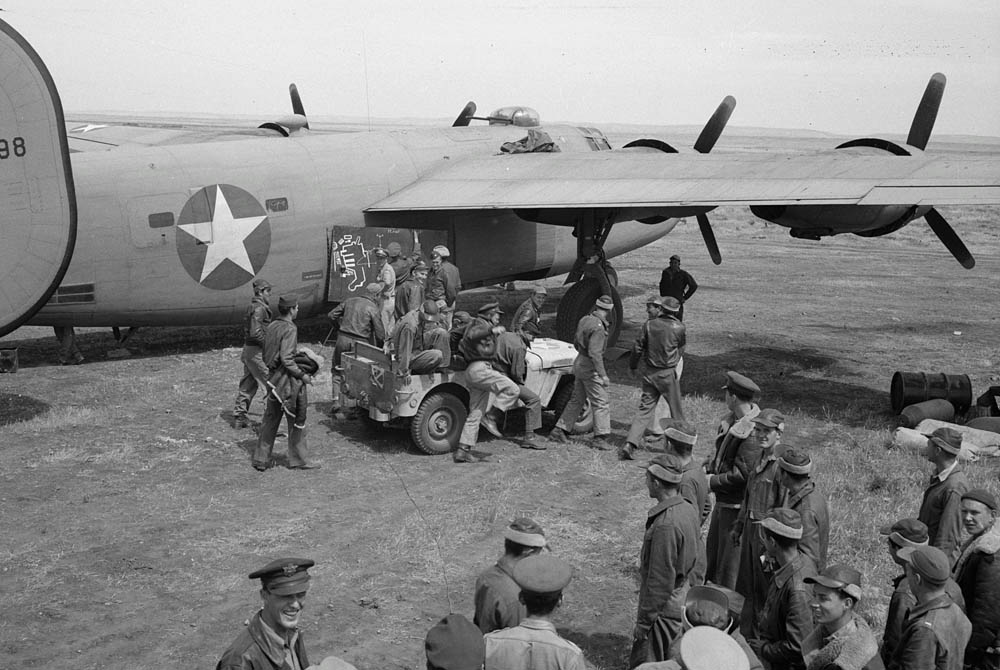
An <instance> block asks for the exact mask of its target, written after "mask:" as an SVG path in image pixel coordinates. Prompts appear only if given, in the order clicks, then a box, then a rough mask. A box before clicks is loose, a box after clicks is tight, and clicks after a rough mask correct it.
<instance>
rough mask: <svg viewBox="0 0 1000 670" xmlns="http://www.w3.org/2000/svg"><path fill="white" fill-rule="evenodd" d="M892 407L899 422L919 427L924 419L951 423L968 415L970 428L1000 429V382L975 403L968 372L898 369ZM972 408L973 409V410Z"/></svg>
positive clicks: (909, 426)
mask: <svg viewBox="0 0 1000 670" xmlns="http://www.w3.org/2000/svg"><path fill="white" fill-rule="evenodd" d="M889 398H890V400H891V402H892V411H893V412H895V413H896V414H899V424H900V426H902V427H904V428H916V427H917V425H918V424H920V423H921V422H922V421H925V420H928V419H930V420H931V422H932V423H931V424H925V425H934V424H933V422H945V423H952V422H954V421H955V419H956V417H961V416H963V415H967V416H968V417H969V420H968V421H967V422H966V423H965V426H966V427H968V428H972V429H976V430H985V431H990V432H995V433H1000V386H991V387H990V388H989V390H987V391H986V392H985V393H983V394H982V395H981V396H979V398H978V399H977V400H976V405H975V407H973V405H972V383H971V382H970V381H969V376H968V375H949V374H945V373H943V372H935V373H927V372H896V373H895V374H894V375H893V376H892V384H891V386H890V389H889ZM970 409H971V410H972V411H970Z"/></svg>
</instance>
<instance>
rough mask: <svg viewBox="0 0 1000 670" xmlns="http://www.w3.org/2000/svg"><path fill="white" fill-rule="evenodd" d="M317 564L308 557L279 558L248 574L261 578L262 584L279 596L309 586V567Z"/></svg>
mask: <svg viewBox="0 0 1000 670" xmlns="http://www.w3.org/2000/svg"><path fill="white" fill-rule="evenodd" d="M314 565H316V563H315V561H312V560H310V559H308V558H279V559H277V560H274V561H271V562H270V563H268V564H267V565H265V566H264V567H263V568H260V569H259V570H254V571H253V572H251V573H250V574H249V575H248V576H249V577H250V579H259V580H260V585H261V586H262V587H263V588H265V589H267V590H268V591H270V592H271V593H274V594H277V595H279V596H287V595H289V594H292V593H302V592H303V591H305V590H306V589H308V588H309V579H310V577H309V568H311V567H312V566H314Z"/></svg>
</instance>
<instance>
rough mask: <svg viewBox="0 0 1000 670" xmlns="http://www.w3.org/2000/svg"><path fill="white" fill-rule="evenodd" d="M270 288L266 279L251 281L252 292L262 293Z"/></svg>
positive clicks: (269, 283)
mask: <svg viewBox="0 0 1000 670" xmlns="http://www.w3.org/2000/svg"><path fill="white" fill-rule="evenodd" d="M270 288H271V282H269V281H267V280H266V279H254V280H253V290H254V291H264V290H268V289H270Z"/></svg>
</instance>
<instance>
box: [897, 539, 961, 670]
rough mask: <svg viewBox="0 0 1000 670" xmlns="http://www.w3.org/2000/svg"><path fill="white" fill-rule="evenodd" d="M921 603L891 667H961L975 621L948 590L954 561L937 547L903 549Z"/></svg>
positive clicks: (931, 669) (912, 669) (899, 669)
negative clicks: (948, 581)
mask: <svg viewBox="0 0 1000 670" xmlns="http://www.w3.org/2000/svg"><path fill="white" fill-rule="evenodd" d="M899 558H900V559H902V561H903V562H904V564H905V567H906V579H907V581H909V583H910V591H911V592H912V593H913V596H914V597H915V598H916V600H917V604H916V605H915V606H914V607H913V608H912V609H910V611H909V613H908V614H907V615H906V621H905V622H904V624H903V633H902V635H901V636H900V639H899V645H897V647H896V651H895V653H894V654H893V656H892V657H891V658H890V659H889V664H888V665H887V666H886V668H887V670H961V669H962V666H963V664H964V659H965V648H966V646H967V645H968V644H969V639H970V638H971V637H972V624H971V623H970V622H969V619H968V618H966V616H965V615H964V614H962V610H961V609H959V607H958V605H956V604H955V603H954V601H952V599H951V598H949V597H948V594H947V593H945V587H944V585H945V582H947V580H948V577H949V576H950V575H951V560H950V559H949V558H948V556H946V555H945V553H944V552H943V551H941V550H940V549H938V548H937V547H933V546H929V547H906V548H904V549H900V550H899Z"/></svg>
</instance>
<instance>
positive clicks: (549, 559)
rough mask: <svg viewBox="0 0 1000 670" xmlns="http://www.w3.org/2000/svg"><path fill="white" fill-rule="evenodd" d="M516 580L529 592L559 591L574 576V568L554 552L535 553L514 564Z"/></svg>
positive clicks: (523, 589)
mask: <svg viewBox="0 0 1000 670" xmlns="http://www.w3.org/2000/svg"><path fill="white" fill-rule="evenodd" d="M513 577H514V581H515V582H516V583H517V585H518V586H520V587H521V590H522V591H528V592H529V593H559V592H560V591H562V590H563V589H564V588H566V586H567V585H568V584H569V582H570V580H571V579H572V578H573V568H571V567H570V565H569V563H567V562H566V561H564V560H562V559H559V558H556V557H555V556H553V555H552V554H535V555H533V556H528V557H527V558H522V559H521V560H520V561H518V562H517V563H516V564H514V574H513Z"/></svg>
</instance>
